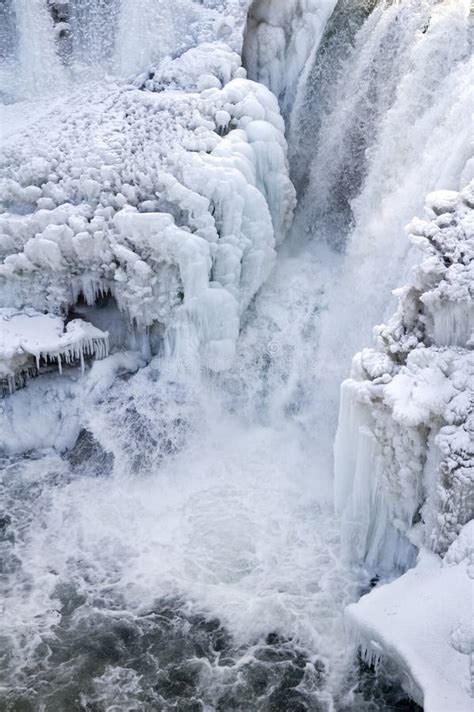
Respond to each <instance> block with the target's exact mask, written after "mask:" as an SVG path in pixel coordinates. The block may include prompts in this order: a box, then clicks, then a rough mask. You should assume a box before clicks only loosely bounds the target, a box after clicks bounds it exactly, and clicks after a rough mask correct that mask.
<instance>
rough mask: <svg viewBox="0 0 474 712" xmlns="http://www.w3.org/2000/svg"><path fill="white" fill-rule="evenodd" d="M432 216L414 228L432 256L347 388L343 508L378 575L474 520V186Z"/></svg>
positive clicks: (339, 502) (431, 205) (435, 199)
mask: <svg viewBox="0 0 474 712" xmlns="http://www.w3.org/2000/svg"><path fill="white" fill-rule="evenodd" d="M426 212H427V218H426V219H425V220H419V219H417V220H414V221H413V222H412V223H411V225H410V226H409V228H408V229H409V231H410V233H411V236H412V237H411V239H412V242H413V243H414V244H415V245H416V247H417V248H419V249H421V250H422V253H423V255H424V259H423V261H422V262H421V263H420V264H419V265H418V266H417V267H416V269H414V271H413V272H412V274H411V277H410V281H409V282H408V284H407V285H406V286H405V287H404V288H403V289H400V290H398V291H397V294H398V298H399V307H398V311H397V313H396V314H395V316H393V317H392V318H391V319H390V321H389V322H388V323H387V324H386V325H382V326H380V327H377V329H376V336H377V343H378V345H377V347H376V348H375V349H365V350H364V351H362V352H361V353H360V354H358V355H357V356H356V357H355V358H354V361H353V366H352V373H351V378H350V379H349V380H347V381H345V382H344V383H343V385H342V395H341V407H340V413H339V426H338V431H337V436H336V443H335V494H336V506H337V508H338V509H339V511H341V512H342V513H343V518H344V528H345V538H346V542H347V547H348V550H349V552H350V554H351V556H353V557H355V558H357V559H359V560H365V561H366V562H367V563H368V564H369V565H370V566H371V568H372V569H373V570H374V571H375V572H378V573H380V572H382V573H389V572H390V571H391V570H392V569H393V567H394V565H395V566H398V567H401V568H403V567H406V566H407V565H410V563H412V561H413V558H412V556H413V553H414V547H420V546H425V547H427V548H429V549H432V550H433V551H435V552H437V553H439V554H443V553H444V552H445V551H446V549H447V547H448V546H449V545H450V544H451V543H452V542H453V541H454V540H455V539H456V537H457V535H458V534H459V532H460V530H461V527H462V526H463V525H464V524H465V523H466V522H468V521H469V520H471V519H472V518H473V516H474V499H473V492H474V449H473V442H474V440H473V437H472V433H473V428H474V420H473V418H474V411H473V403H474V353H473V350H472V349H473V345H474V339H473V335H474V322H473V320H472V314H473V297H474V292H473V285H474V279H473V267H474V230H473V227H474V183H471V184H470V185H469V186H468V187H467V188H465V189H464V190H463V191H462V192H461V193H457V192H455V191H439V192H436V193H432V194H430V195H429V196H428V199H427V207H426ZM438 315H440V316H438Z"/></svg>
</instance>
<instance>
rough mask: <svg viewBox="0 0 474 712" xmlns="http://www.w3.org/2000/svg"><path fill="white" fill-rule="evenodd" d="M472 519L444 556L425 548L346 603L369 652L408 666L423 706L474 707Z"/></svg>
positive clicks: (465, 711) (408, 685)
mask: <svg viewBox="0 0 474 712" xmlns="http://www.w3.org/2000/svg"><path fill="white" fill-rule="evenodd" d="M473 606H474V521H471V522H470V523H469V524H466V525H465V526H464V527H463V529H462V530H461V533H460V535H459V537H458V539H457V540H456V541H455V542H454V543H453V544H452V545H451V547H450V548H449V549H448V552H447V554H446V556H445V558H444V560H441V558H440V557H439V556H437V555H436V554H433V553H432V552H430V551H427V550H422V551H421V552H420V554H419V557H418V562H417V565H416V567H415V568H413V569H410V570H409V571H407V573H405V574H404V575H403V576H401V577H400V578H398V579H396V580H395V581H393V582H391V583H389V584H385V585H380V586H377V587H376V588H375V589H373V590H372V591H371V592H370V593H369V594H367V595H366V596H363V597H362V598H361V599H360V601H358V603H355V604H351V605H349V606H348V607H347V608H346V624H347V627H348V629H349V631H350V632H351V634H352V635H353V637H354V639H355V641H356V643H357V644H358V645H359V647H360V648H361V649H362V653H363V657H364V658H365V659H366V660H367V661H369V662H372V663H374V662H376V663H377V662H378V661H380V659H381V658H382V657H384V658H388V659H389V660H390V661H391V662H392V663H395V664H396V666H397V667H398V669H399V670H401V672H402V681H403V685H404V687H405V689H406V690H407V692H408V693H409V694H410V696H411V697H413V698H414V699H415V700H416V701H417V702H418V704H420V705H421V706H423V709H424V710H425V712H447V710H449V711H450V712H469V711H470V710H472V705H473V691H474V679H473V677H472V675H473V672H472V657H473V655H474V620H473Z"/></svg>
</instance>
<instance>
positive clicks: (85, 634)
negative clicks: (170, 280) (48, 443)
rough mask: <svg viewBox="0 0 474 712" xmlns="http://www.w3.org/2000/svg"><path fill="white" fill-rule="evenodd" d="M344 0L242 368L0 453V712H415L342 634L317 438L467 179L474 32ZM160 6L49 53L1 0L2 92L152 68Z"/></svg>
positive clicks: (73, 21)
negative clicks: (20, 451) (63, 446)
mask: <svg viewBox="0 0 474 712" xmlns="http://www.w3.org/2000/svg"><path fill="white" fill-rule="evenodd" d="M29 3H31V4H30V5H29V8H30V12H26V5H27V4H29ZM56 5H58V7H59V6H60V3H56ZM196 5H198V4H196ZM356 5H357V11H355V10H354V2H351V0H340V2H339V3H338V4H337V7H336V10H335V12H334V14H333V17H332V19H331V20H330V22H329V25H328V27H327V29H326V33H325V36H324V37H323V40H322V44H321V47H320V50H319V52H318V53H317V55H316V56H315V58H314V64H313V65H312V66H311V67H308V68H307V70H308V71H307V74H306V77H307V79H306V85H305V86H304V87H300V88H299V90H298V97H299V98H298V101H297V102H296V103H295V106H294V109H293V112H292V115H291V116H289V117H288V138H289V140H290V156H291V158H292V173H293V177H294V180H295V184H296V185H297V187H298V189H299V198H300V205H299V208H298V211H297V215H296V220H295V225H294V228H293V231H292V234H291V235H290V237H289V238H288V240H287V242H286V243H285V245H284V247H283V248H282V249H281V252H280V255H279V258H278V263H277V267H276V269H275V271H274V273H273V275H272V276H271V278H270V280H269V281H268V282H267V284H266V285H265V286H264V288H263V289H262V290H261V292H260V294H259V295H258V296H257V298H256V299H255V301H254V303H253V304H252V305H251V307H250V309H249V312H248V314H247V317H246V321H245V324H244V327H243V330H242V333H241V336H240V340H239V345H238V357H237V359H236V363H235V364H234V366H233V368H232V369H231V370H230V371H229V372H227V373H224V374H220V375H214V376H212V375H210V374H206V373H203V374H201V373H196V372H194V371H192V372H189V371H188V370H186V369H184V368H183V369H181V368H179V364H178V368H176V367H175V368H173V367H172V365H171V364H163V363H160V364H158V365H154V363H153V362H152V364H151V365H150V366H149V367H147V368H144V369H142V370H141V371H140V372H139V373H138V374H137V375H135V376H126V377H123V378H119V379H118V380H117V381H116V383H115V384H114V385H113V387H112V388H111V389H110V391H109V392H108V394H107V397H105V398H104V399H103V401H102V402H101V403H100V404H99V406H98V407H97V409H96V410H95V411H94V412H92V413H90V414H89V418H88V421H89V422H88V428H87V430H84V431H83V432H82V433H81V436H80V438H79V440H78V442H77V443H76V445H75V446H74V448H73V449H72V450H71V451H69V452H68V453H67V454H66V455H65V456H59V455H57V454H55V453H53V452H46V453H45V452H29V453H27V454H26V455H25V456H24V457H22V458H17V459H14V458H13V459H12V458H11V457H10V458H5V459H4V461H3V463H2V465H3V466H2V484H1V487H2V490H1V492H2V496H3V501H4V505H3V507H4V511H3V513H2V514H1V516H0V547H1V549H0V550H1V554H2V561H3V563H2V570H1V579H0V580H1V585H2V593H3V596H4V608H3V611H2V619H3V620H2V625H1V638H0V650H1V653H0V655H1V662H2V669H3V673H2V676H3V679H2V682H1V687H0V709H1V710H5V711H7V710H8V711H11V712H26V711H29V710H31V711H33V710H35V711H36V710H38V711H40V710H48V712H49V710H54V711H56V710H58V711H60V712H63V711H64V712H74V710H78V711H79V710H89V711H90V712H102V711H105V710H107V711H109V712H112V711H116V712H119V711H120V712H123V711H125V710H130V711H132V710H171V709H177V710H182V711H183V712H184V711H185V710H186V711H189V712H191V711H192V712H198V711H199V710H203V711H204V710H207V711H211V710H219V711H220V712H227V710H236V711H237V710H239V711H241V712H248V711H249V710H260V711H261V712H266V711H268V712H280V711H281V712H283V711H288V712H289V711H290V710H291V712H298V711H299V710H314V711H315V712H316V711H318V710H331V709H337V710H340V711H341V712H342V711H343V710H353V711H357V710H360V711H361V712H362V711H366V712H369V710H370V711H374V712H376V711H379V710H380V712H382V710H388V709H398V710H408V709H412V708H413V706H411V704H410V703H409V702H408V701H407V700H406V699H405V696H404V694H403V692H401V690H400V689H399V687H398V686H397V684H396V683H395V682H393V681H392V683H393V684H390V678H385V680H384V682H382V681H381V679H378V678H376V677H375V676H374V675H373V674H372V673H370V672H369V671H367V670H365V669H363V668H362V667H361V666H360V665H359V664H358V663H357V660H356V659H355V655H354V652H353V650H352V649H351V648H350V646H348V642H347V640H346V638H345V634H344V627H343V620H342V611H343V608H344V606H345V605H346V604H347V603H349V602H351V601H353V600H355V599H356V598H357V597H358V596H359V595H360V593H361V591H364V590H367V588H368V587H369V586H370V574H369V573H367V572H365V571H363V570H361V569H360V568H358V567H356V566H351V565H349V564H348V563H347V561H345V559H344V557H343V556H342V554H341V551H340V543H339V523H338V520H337V517H336V516H335V514H334V511H333V508H332V492H331V488H332V483H331V479H332V478H331V458H332V445H331V443H332V436H333V429H334V422H335V418H336V415H337V387H338V383H339V381H340V378H341V376H343V375H344V373H345V372H346V371H347V368H348V363H349V357H350V354H351V353H352V352H353V351H354V350H355V349H356V348H357V347H359V346H361V345H362V344H364V343H365V342H367V339H368V337H369V335H370V328H371V327H372V325H373V324H374V323H376V322H377V321H378V320H379V319H380V318H381V317H382V316H383V314H384V311H385V309H386V307H387V295H388V294H389V291H390V288H392V287H395V286H396V285H397V284H398V282H399V278H400V276H401V274H403V271H404V270H405V269H406V267H407V265H409V263H410V257H409V256H408V257H407V254H406V253H407V243H406V240H405V238H404V235H403V225H404V224H405V222H406V221H407V220H408V219H409V218H410V217H411V215H412V214H414V213H416V211H417V210H418V209H419V207H420V206H421V205H422V203H423V200H424V196H425V194H426V192H427V191H429V190H431V189H434V188H436V187H444V188H451V187H453V188H458V187H459V182H460V175H461V173H462V171H463V169H464V165H465V163H466V161H467V156H466V155H465V149H464V146H465V142H464V141H463V140H461V138H462V137H459V141H457V142H455V143H454V145H453V143H452V136H453V135H454V136H459V130H458V127H459V126H463V125H464V122H463V121H462V117H463V115H464V112H465V108H466V107H465V99H464V97H465V94H466V91H467V86H468V83H469V68H468V64H467V58H468V54H469V39H468V36H467V32H468V28H467V22H466V19H465V12H464V11H463V7H464V3H463V2H453V3H438V2H434V1H429V0H417V1H416V2H415V0H404V1H403V2H400V3H391V2H382V1H381V2H378V3H377V2H366V3H361V4H359V3H356ZM142 6H143V7H142ZM32 7H34V10H35V12H34V13H32V12H31V8H32ZM169 7H170V3H169V2H164V1H160V0H154V1H153V2H142V1H141V0H140V2H138V0H137V2H127V1H125V0H124V2H123V3H122V5H120V4H119V3H118V2H107V1H106V0H100V1H98V2H87V0H84V1H83V2H80V0H77V1H76V2H71V3H69V5H68V8H69V10H68V12H69V15H68V17H67V18H63V19H64V21H67V23H68V26H69V27H68V30H67V32H65V33H64V34H63V35H61V36H59V39H58V38H56V39H54V35H53V26H54V24H55V23H56V24H57V23H58V22H62V21H63V19H61V17H59V16H58V15H56V16H52V15H51V14H50V13H49V12H48V11H47V10H46V9H45V5H44V3H42V2H41V0H17V2H14V3H12V2H10V1H9V0H7V1H6V2H3V3H0V12H1V13H3V18H5V25H4V27H6V28H7V29H6V30H1V32H2V34H1V35H0V40H1V47H2V49H1V52H0V56H1V57H2V67H1V77H0V79H1V86H2V91H3V93H4V94H5V96H6V98H7V100H8V101H12V100H13V99H17V98H18V96H22V95H24V94H25V92H26V91H27V89H28V88H30V89H31V87H32V86H33V88H34V90H35V91H46V90H47V89H48V88H49V89H51V85H52V84H54V85H55V86H54V87H53V90H54V91H56V90H57V87H58V86H61V83H62V82H65V83H67V82H70V81H79V79H78V77H79V78H81V77H84V76H86V74H87V71H89V70H90V66H93V67H94V68H95V69H94V71H96V70H97V68H98V67H99V68H101V71H103V72H104V73H106V72H109V71H111V70H112V68H113V67H117V66H118V67H120V69H119V72H118V73H119V74H120V75H127V73H131V72H134V71H138V70H140V69H142V68H143V67H144V66H146V64H147V63H149V62H151V61H157V60H158V59H159V58H160V56H164V55H165V54H166V53H167V52H168V47H167V46H166V43H167V42H168V41H169V37H166V36H165V35H163V44H162V46H161V47H156V44H155V43H154V42H152V39H153V38H155V36H156V33H155V32H154V31H153V25H152V26H151V29H150V22H149V20H150V18H151V21H152V22H156V17H157V13H163V12H165V13H169ZM137 8H138V10H139V11H137ZM140 8H141V11H140ZM143 9H146V12H144V11H143ZM64 11H65V10H64ZM193 11H194V10H193ZM198 11H199V7H196V8H195V12H196V17H197V13H198ZM147 13H149V14H147ZM32 23H33V24H32ZM104 25H106V27H107V31H104ZM166 26H167V27H168V28H169V27H171V26H173V27H174V25H173V20H172V18H171V16H170V18H169V19H168V22H167V25H166ZM33 27H34V31H33ZM144 27H147V28H148V29H147V32H146V33H145V35H146V37H145V39H144V40H143V41H142V42H138V43H137V36H140V37H142V36H143V32H144ZM8 28H10V29H8ZM148 30H149V31H148ZM173 31H174V32H175V36H174V38H173V41H172V43H170V46H171V44H172V45H173V46H175V47H176V46H177V45H179V43H180V42H181V41H182V43H183V46H184V44H185V43H186V38H185V37H184V36H183V39H182V40H181V39H180V36H181V34H182V33H183V29H182V28H181V27H180V26H179V23H176V27H174V30H173ZM33 38H34V39H35V42H33V41H32V39H33ZM58 43H59V48H58ZM153 53H155V56H152V55H153ZM38 56H41V57H42V58H43V59H44V63H43V64H39V63H37V62H36V58H37V57H38ZM87 65H89V70H88V68H87ZM12 73H13V74H16V76H17V77H18V81H17V84H16V86H15V89H14V90H13V89H12V80H11V76H12ZM257 78H258V77H257ZM407 127H409V128H407ZM465 130H466V131H467V130H468V127H467V126H466V129H465ZM461 131H464V129H461ZM448 154H449V156H450V160H449V161H446V159H445V157H446V155H448ZM308 157H310V159H309V158H308ZM388 245H390V249H389V255H390V260H389V262H390V264H389V265H387V252H388ZM369 282H370V284H369ZM354 294H357V299H355V297H354ZM349 334H351V335H349ZM65 397H67V396H65ZM46 407H47V406H46ZM38 417H41V416H40V415H39V416H38Z"/></svg>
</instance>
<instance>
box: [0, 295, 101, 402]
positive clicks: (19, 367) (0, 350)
mask: <svg viewBox="0 0 474 712" xmlns="http://www.w3.org/2000/svg"><path fill="white" fill-rule="evenodd" d="M108 350H109V341H108V333H107V332H103V331H100V329H97V328H96V327H95V326H93V325H92V324H89V323H88V322H85V321H82V319H74V320H72V321H70V322H69V323H68V324H66V325H64V322H63V319H62V318H61V317H59V316H54V315H53V314H40V313H38V312H35V311H34V310H32V309H25V310H24V311H21V312H17V311H15V310H14V309H5V308H4V309H0V387H1V391H3V392H9V393H12V392H13V391H14V390H15V389H16V387H17V386H18V385H23V383H24V382H25V380H26V379H27V378H28V377H30V376H33V375H37V373H38V371H39V370H40V365H41V363H42V364H43V366H44V365H47V364H48V363H56V364H57V367H58V369H59V371H60V372H62V365H63V363H64V364H66V365H70V364H75V363H79V364H80V366H81V369H82V371H84V359H85V358H87V357H94V358H96V359H99V360H100V359H103V358H105V357H106V356H107V355H108Z"/></svg>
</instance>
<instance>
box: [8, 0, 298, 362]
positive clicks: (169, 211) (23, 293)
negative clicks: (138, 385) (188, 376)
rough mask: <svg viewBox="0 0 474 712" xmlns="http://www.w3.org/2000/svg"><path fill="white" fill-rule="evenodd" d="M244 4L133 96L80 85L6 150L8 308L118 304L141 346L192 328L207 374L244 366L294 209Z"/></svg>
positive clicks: (279, 128)
mask: <svg viewBox="0 0 474 712" xmlns="http://www.w3.org/2000/svg"><path fill="white" fill-rule="evenodd" d="M129 5H130V4H129ZM234 5H235V7H236V8H237V7H238V8H239V14H238V16H237V15H236V16H235V17H232V16H230V15H229V16H226V17H222V13H221V12H219V13H218V15H219V17H217V16H216V12H217V11H213V12H212V13H211V15H212V18H213V19H212V23H211V24H210V25H206V28H207V29H206V32H204V34H202V36H203V37H204V38H205V39H206V42H201V43H200V44H199V43H198V44H197V45H196V46H193V47H190V48H189V49H188V50H187V51H183V53H182V54H181V55H180V56H178V57H175V58H174V59H172V58H171V57H169V56H168V57H166V58H164V59H163V60H162V61H161V62H159V63H158V64H157V65H155V66H152V67H151V68H150V69H149V70H147V72H146V73H145V74H140V75H139V76H137V77H136V78H135V79H134V80H133V83H132V84H128V85H123V84H122V83H120V82H109V83H107V82H105V81H104V82H102V83H100V84H98V85H86V86H85V87H84V89H77V91H76V93H74V92H73V93H72V94H71V96H70V100H69V101H68V105H67V106H63V107H61V108H59V109H56V110H55V113H54V115H52V114H51V115H49V116H47V117H46V118H43V119H40V120H39V121H38V123H37V124H36V125H33V126H32V127H30V128H29V130H27V131H26V132H25V133H24V135H23V136H22V137H21V140H17V141H10V143H9V144H8V145H7V146H5V147H4V148H3V152H2V155H1V157H0V195H1V200H2V202H1V205H0V294H1V296H0V307H3V308H13V309H15V310H23V309H34V310H36V311H38V312H48V313H67V312H68V310H70V309H71V308H74V307H75V305H76V304H77V303H78V301H81V302H85V303H86V304H87V305H90V306H92V305H94V304H95V302H96V301H97V300H98V299H99V298H100V297H102V296H104V295H111V296H112V297H113V298H114V299H115V301H116V303H117V305H118V308H119V309H120V311H121V312H122V313H123V314H124V316H125V318H126V320H127V322H128V324H129V328H130V330H132V329H134V330H135V331H136V332H138V333H139V334H142V335H143V338H144V339H146V338H148V335H149V334H150V333H151V332H156V333H158V332H159V333H160V334H162V335H163V334H164V336H163V338H162V348H165V345H166V344H170V343H175V342H176V338H175V333H176V332H177V330H181V329H182V326H183V323H184V322H186V324H185V328H186V329H188V330H191V331H192V332H193V334H194V336H195V339H196V341H197V344H198V349H197V350H198V352H199V353H198V357H199V358H201V359H202V362H203V364H204V365H205V366H206V367H208V368H211V369H217V370H219V369H221V368H225V367H227V366H228V365H229V364H230V363H231V361H232V358H233V354H234V349H235V341H236V338H237V335H238V330H239V322H240V318H241V315H242V314H243V312H244V311H245V309H246V308H247V306H248V304H249V302H250V301H251V299H252V298H253V296H254V295H255V293H256V292H257V290H258V289H259V288H260V286H261V285H262V284H263V282H264V281H265V280H266V278H267V277H268V275H269V273H270V271H271V269H272V267H273V264H274V260H275V254H276V253H275V247H276V245H277V244H278V243H280V242H281V241H282V240H283V239H284V237H285V234H286V232H287V229H288V227H289V225H290V223H291V220H292V214H293V209H294V205H295V193H294V189H293V187H292V185H291V182H290V180H289V177H288V163H287V157H286V153H287V146H286V142H285V139H284V123H283V120H282V118H281V116H280V112H279V107H278V102H277V100H276V98H275V97H274V96H273V95H272V94H271V93H270V92H269V91H268V89H267V88H265V87H264V86H261V85H259V84H256V83H254V82H252V81H249V80H247V79H246V78H245V76H246V73H245V70H244V69H243V68H242V67H241V60H240V55H239V53H238V51H236V47H237V46H238V37H240V44H241V40H242V32H243V27H244V22H245V17H246V4H245V3H234V4H233V5H232V7H234ZM131 7H132V6H131V5H130V7H129V10H130V11H131ZM224 20H225V22H224ZM226 27H227V30H228V31H226V30H225V28H226ZM239 33H240V34H239ZM85 107H86V108H85ZM155 346H156V344H155ZM159 348H160V347H159V346H156V349H159ZM153 349H155V347H153ZM153 349H151V350H152V351H153ZM156 349H155V351H156Z"/></svg>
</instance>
